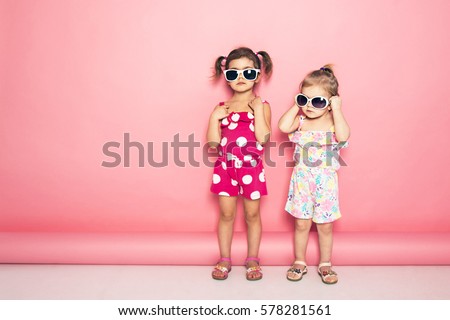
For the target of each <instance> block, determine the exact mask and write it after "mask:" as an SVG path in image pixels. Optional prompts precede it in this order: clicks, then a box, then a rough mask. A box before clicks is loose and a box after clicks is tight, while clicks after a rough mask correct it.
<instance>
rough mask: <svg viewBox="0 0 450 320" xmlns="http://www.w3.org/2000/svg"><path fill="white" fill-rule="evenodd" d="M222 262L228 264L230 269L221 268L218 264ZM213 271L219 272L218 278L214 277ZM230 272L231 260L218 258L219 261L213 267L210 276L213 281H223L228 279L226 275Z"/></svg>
mask: <svg viewBox="0 0 450 320" xmlns="http://www.w3.org/2000/svg"><path fill="white" fill-rule="evenodd" d="M223 261H227V262H229V263H230V268H227V267H224V266H221V265H220V263H221V262H223ZM215 271H219V272H221V273H220V276H216V275H214V272H215ZM230 272H231V259H230V258H220V260H219V261H218V262H217V264H216V266H215V267H214V270H213V272H212V274H211V275H212V277H213V279H215V280H225V279H227V278H228V273H230Z"/></svg>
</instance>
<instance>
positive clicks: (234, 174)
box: [211, 102, 267, 200]
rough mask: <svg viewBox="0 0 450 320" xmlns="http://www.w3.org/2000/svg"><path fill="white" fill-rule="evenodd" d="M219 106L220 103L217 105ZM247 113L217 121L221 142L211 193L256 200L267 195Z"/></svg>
mask: <svg viewBox="0 0 450 320" xmlns="http://www.w3.org/2000/svg"><path fill="white" fill-rule="evenodd" d="M220 105H223V102H221V103H220ZM254 120H255V117H254V115H253V114H252V113H251V112H231V113H230V114H229V115H228V116H227V117H226V118H224V119H222V120H221V124H220V127H221V130H222V140H221V142H220V146H219V157H218V158H217V161H216V163H215V165H214V173H213V178H212V180H213V181H212V184H211V192H213V193H216V194H218V195H220V196H229V197H233V196H237V195H242V196H243V197H245V198H247V199H252V200H256V199H259V198H261V196H264V195H267V187H266V178H265V174H264V167H263V161H262V155H263V152H264V148H263V146H262V145H260V144H259V143H258V142H257V141H256V137H255V123H254Z"/></svg>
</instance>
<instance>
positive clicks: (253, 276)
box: [245, 257, 263, 281]
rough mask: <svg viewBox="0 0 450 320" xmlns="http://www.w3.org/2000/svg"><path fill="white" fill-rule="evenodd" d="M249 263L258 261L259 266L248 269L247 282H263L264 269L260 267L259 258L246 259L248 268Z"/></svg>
mask: <svg viewBox="0 0 450 320" xmlns="http://www.w3.org/2000/svg"><path fill="white" fill-rule="evenodd" d="M249 261H256V263H257V265H256V266H254V267H249V268H247V271H246V274H245V277H246V278H247V280H249V281H256V280H261V279H262V277H263V274H262V272H261V271H262V269H261V267H260V266H259V258H253V257H249V258H247V259H245V266H248V262H249Z"/></svg>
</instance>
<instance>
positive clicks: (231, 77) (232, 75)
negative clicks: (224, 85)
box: [225, 70, 238, 81]
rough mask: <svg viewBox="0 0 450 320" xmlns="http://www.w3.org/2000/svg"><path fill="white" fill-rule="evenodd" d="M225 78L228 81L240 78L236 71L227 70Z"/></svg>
mask: <svg viewBox="0 0 450 320" xmlns="http://www.w3.org/2000/svg"><path fill="white" fill-rule="evenodd" d="M225 78H226V79H227V80H228V81H233V80H236V79H237V78H238V73H237V71H236V70H227V71H225Z"/></svg>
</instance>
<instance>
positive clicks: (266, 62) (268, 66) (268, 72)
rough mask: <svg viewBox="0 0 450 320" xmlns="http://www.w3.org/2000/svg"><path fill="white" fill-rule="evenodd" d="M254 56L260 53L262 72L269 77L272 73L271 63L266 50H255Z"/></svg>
mask: <svg viewBox="0 0 450 320" xmlns="http://www.w3.org/2000/svg"><path fill="white" fill-rule="evenodd" d="M255 54H256V56H258V55H260V56H261V57H262V64H263V67H264V73H265V74H266V76H267V77H268V78H269V77H270V76H271V75H272V70H273V63H272V59H271V58H270V56H269V54H268V53H267V52H266V51H258V52H255Z"/></svg>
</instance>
